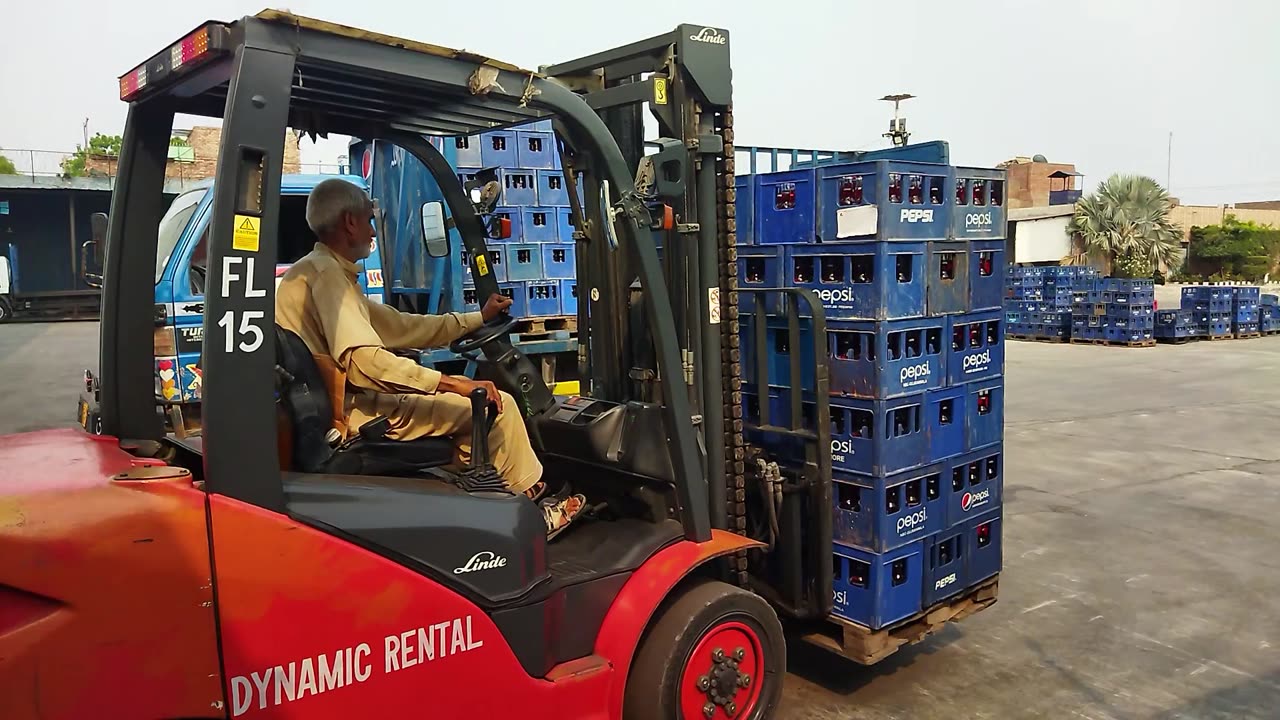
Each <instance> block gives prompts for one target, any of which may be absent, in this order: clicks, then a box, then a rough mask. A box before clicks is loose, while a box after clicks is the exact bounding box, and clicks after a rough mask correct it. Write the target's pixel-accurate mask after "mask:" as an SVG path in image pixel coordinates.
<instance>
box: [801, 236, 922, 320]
mask: <svg viewBox="0 0 1280 720" xmlns="http://www.w3.org/2000/svg"><path fill="white" fill-rule="evenodd" d="M925 248H926V244H925V243H922V242H920V243H910V242H899V243H855V244H824V245H788V246H787V247H786V249H785V251H784V255H783V256H784V258H785V262H784V267H785V272H786V275H785V276H784V279H785V280H786V282H787V284H788V286H789V287H795V288H804V289H807V290H813V291H814V292H815V293H817V295H818V297H819V299H821V300H822V305H823V308H824V309H825V310H826V315H827V318H828V319H831V320H899V319H905V318H913V317H921V316H923V315H924V314H925V266H924V265H925V263H924V261H925Z"/></svg>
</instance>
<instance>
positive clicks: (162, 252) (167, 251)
mask: <svg viewBox="0 0 1280 720" xmlns="http://www.w3.org/2000/svg"><path fill="white" fill-rule="evenodd" d="M204 194H205V189H204V188H201V189H199V190H191V191H189V192H185V193H183V194H181V195H179V196H178V197H177V198H175V199H174V201H173V204H172V205H170V206H169V211H168V212H166V213H165V214H164V217H163V218H161V219H160V236H159V238H158V240H157V242H156V282H157V283H158V282H160V276H161V275H163V274H164V268H165V266H166V265H168V264H169V256H170V255H172V254H173V248H174V246H175V245H177V244H178V238H180V237H182V230H183V229H184V228H186V227H187V223H188V222H190V220H191V215H192V213H194V212H195V211H196V206H198V205H199V204H200V198H202V197H204Z"/></svg>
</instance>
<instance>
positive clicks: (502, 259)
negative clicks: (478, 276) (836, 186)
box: [460, 245, 507, 287]
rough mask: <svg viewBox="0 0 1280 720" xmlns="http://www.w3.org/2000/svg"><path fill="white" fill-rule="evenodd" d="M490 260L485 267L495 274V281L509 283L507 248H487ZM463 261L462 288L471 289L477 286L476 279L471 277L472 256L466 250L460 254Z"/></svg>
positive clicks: (486, 261) (496, 246)
mask: <svg viewBox="0 0 1280 720" xmlns="http://www.w3.org/2000/svg"><path fill="white" fill-rule="evenodd" d="M485 253H487V255H488V259H487V260H485V267H486V268H487V269H488V270H489V272H491V273H493V279H494V280H496V281H498V282H500V283H504V282H507V263H506V255H507V246H506V245H493V246H491V247H486V248H485ZM460 257H461V259H462V286H463V287H471V286H473V285H475V278H473V277H472V276H471V260H470V255H469V253H467V252H466V251H465V250H464V251H463V252H462V253H460Z"/></svg>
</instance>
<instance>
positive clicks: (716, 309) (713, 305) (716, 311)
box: [707, 288, 720, 325]
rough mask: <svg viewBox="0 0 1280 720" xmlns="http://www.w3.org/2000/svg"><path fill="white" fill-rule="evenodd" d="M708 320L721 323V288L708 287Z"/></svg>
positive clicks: (715, 323)
mask: <svg viewBox="0 0 1280 720" xmlns="http://www.w3.org/2000/svg"><path fill="white" fill-rule="evenodd" d="M707 321H708V322H710V323H711V324H712V325H719V324H720V288H707Z"/></svg>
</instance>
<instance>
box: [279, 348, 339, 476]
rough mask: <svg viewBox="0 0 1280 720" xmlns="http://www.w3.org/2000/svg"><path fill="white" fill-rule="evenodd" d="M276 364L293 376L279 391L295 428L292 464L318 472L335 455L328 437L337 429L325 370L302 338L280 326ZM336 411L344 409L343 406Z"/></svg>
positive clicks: (282, 384) (305, 469)
mask: <svg viewBox="0 0 1280 720" xmlns="http://www.w3.org/2000/svg"><path fill="white" fill-rule="evenodd" d="M276 364H277V365H279V366H280V367H281V368H283V369H284V370H285V371H286V372H288V373H289V375H291V376H292V380H288V381H284V382H282V383H281V385H280V393H281V396H282V399H283V400H284V406H285V409H286V410H287V411H288V415H289V420H290V422H291V425H292V429H293V458H294V463H293V465H294V467H296V468H297V469H299V470H301V471H303V472H315V471H316V470H317V469H319V468H320V467H321V466H323V465H324V463H326V462H328V460H329V458H330V457H331V456H332V455H333V448H331V447H330V445H329V442H328V439H327V436H328V434H329V430H331V429H333V428H334V412H335V408H334V404H333V400H332V397H331V395H330V393H329V385H328V383H326V382H325V373H323V372H322V371H321V369H320V367H319V365H318V364H317V363H316V358H315V357H314V356H313V355H312V354H311V350H310V349H309V348H308V347H307V344H306V343H305V342H303V341H302V338H300V337H298V336H297V335H296V334H295V333H293V332H292V331H289V330H286V329H284V328H282V327H280V326H279V325H277V326H276ZM343 392H345V389H344V391H343ZM337 412H339V413H341V412H342V407H341V405H339V406H338V407H337ZM344 430H345V427H344V428H341V429H339V432H343V431H344ZM344 435H345V433H344Z"/></svg>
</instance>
